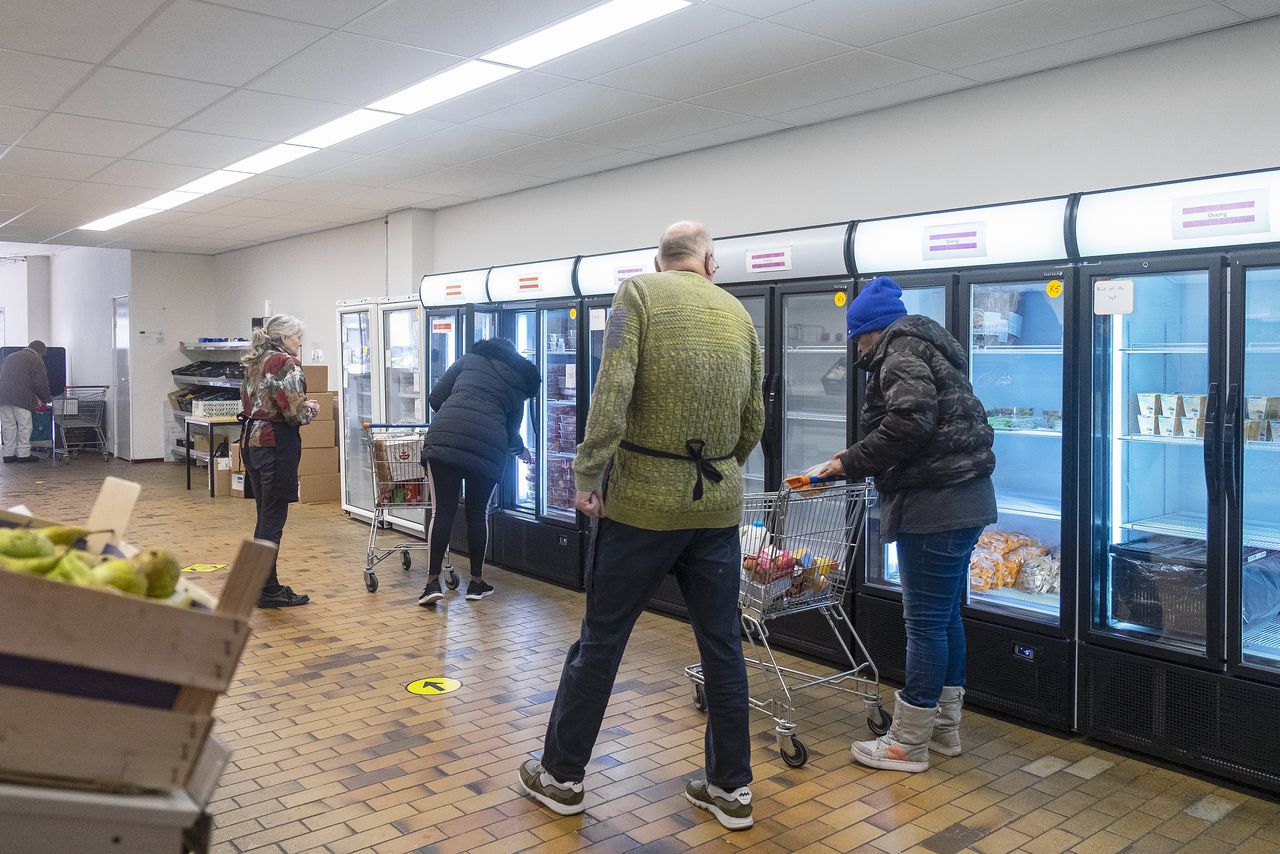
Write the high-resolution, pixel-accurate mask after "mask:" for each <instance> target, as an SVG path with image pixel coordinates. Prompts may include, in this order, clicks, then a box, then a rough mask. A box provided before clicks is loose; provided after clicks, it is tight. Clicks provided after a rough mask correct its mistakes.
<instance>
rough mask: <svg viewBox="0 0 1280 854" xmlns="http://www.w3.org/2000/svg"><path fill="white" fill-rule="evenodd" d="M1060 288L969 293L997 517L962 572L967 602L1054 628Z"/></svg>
mask: <svg viewBox="0 0 1280 854" xmlns="http://www.w3.org/2000/svg"><path fill="white" fill-rule="evenodd" d="M1065 305H1066V296H1065V294H1064V293H1063V290H1062V285H1061V283H1060V282H1057V281H1055V282H1052V283H1049V285H1048V286H1046V283H1045V282H1043V281H1030V282H1008V283H1000V284H981V283H975V284H973V285H972V286H971V288H970V305H969V317H970V318H971V321H970V334H969V339H970V340H969V375H970V379H971V380H972V382H973V391H974V393H975V394H976V395H977V396H978V400H980V401H981V402H982V405H983V406H984V407H985V408H986V410H987V420H988V422H989V423H990V424H991V426H992V427H993V428H995V455H996V471H995V475H994V477H993V478H992V479H993V481H994V482H995V488H996V506H997V509H998V512H999V518H998V520H997V522H996V524H994V525H992V526H991V527H989V528H988V529H987V530H986V531H984V532H983V534H982V537H981V539H979V541H978V547H977V549H975V550H974V553H973V558H972V560H971V562H970V567H969V604H970V605H972V606H974V607H977V608H981V609H984V610H990V611H998V612H1001V613H1004V614H1017V615H1018V616H1022V617H1030V618H1032V619H1036V620H1041V621H1045V622H1052V623H1057V622H1058V614H1059V611H1060V608H1061V598H1062V590H1061V588H1062V464H1063V457H1062V376H1063V371H1062V359H1063V341H1064V336H1063V317H1064V314H1065Z"/></svg>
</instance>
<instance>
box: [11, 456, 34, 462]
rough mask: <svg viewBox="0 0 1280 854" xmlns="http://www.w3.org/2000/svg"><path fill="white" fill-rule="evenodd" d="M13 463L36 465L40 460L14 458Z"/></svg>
mask: <svg viewBox="0 0 1280 854" xmlns="http://www.w3.org/2000/svg"><path fill="white" fill-rule="evenodd" d="M13 461H14V462H15V463H38V462H40V458H39V457H15V458H14V460H13Z"/></svg>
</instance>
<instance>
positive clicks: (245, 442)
mask: <svg viewBox="0 0 1280 854" xmlns="http://www.w3.org/2000/svg"><path fill="white" fill-rule="evenodd" d="M302 333H303V325H302V321H300V320H298V318H296V317H291V316H289V315H287V314H277V315H275V316H273V317H269V318H267V321H266V323H264V324H263V325H262V326H261V327H260V328H258V329H255V330H253V341H252V344H251V346H250V350H249V353H248V354H247V355H246V356H245V357H244V358H243V359H241V360H240V361H241V363H242V364H243V365H244V383H243V384H242V385H241V387H240V400H241V403H242V404H243V406H244V411H243V412H242V413H241V415H240V420H241V421H242V422H243V424H244V426H243V429H242V431H241V434H240V449H241V458H242V460H243V462H244V472H245V481H246V492H245V494H246V497H248V496H249V493H252V498H253V500H254V502H255V504H256V505H257V511H258V522H257V525H256V526H255V527H254V530H253V536H254V538H256V539H259V540H270V541H271V542H273V543H275V544H276V545H277V546H278V545H279V544H280V537H281V535H282V534H283V533H284V523H285V520H286V519H287V518H288V516H289V505H290V504H291V503H293V502H295V501H297V500H298V462H299V460H301V458H302V437H301V436H300V435H299V433H298V428H299V427H301V426H302V425H304V424H309V423H310V422H311V420H312V419H313V418H315V417H316V414H317V413H318V412H319V411H320V404H319V403H317V402H316V401H314V400H311V399H308V397H307V380H306V377H305V376H304V375H303V373H302V362H301V361H300V359H299V357H300V354H301V353H302ZM276 557H277V558H278V557H279V553H278V552H277V555H276ZM310 601H311V599H310V597H309V596H307V595H305V594H302V593H294V592H293V589H292V588H290V587H286V586H284V585H282V584H281V583H280V578H279V576H278V575H277V574H276V560H272V563H271V575H269V576H268V577H267V582H266V584H264V585H263V587H262V596H261V597H260V598H259V599H258V607H259V608H288V607H292V606H295V605H305V604H307V603H308V602H310Z"/></svg>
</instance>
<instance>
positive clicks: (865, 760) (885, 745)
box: [850, 691, 938, 773]
mask: <svg viewBox="0 0 1280 854" xmlns="http://www.w3.org/2000/svg"><path fill="white" fill-rule="evenodd" d="M937 714H938V710H937V708H936V707H935V708H932V709H922V708H919V707H918V706H913V705H911V704H909V703H907V702H906V701H905V700H903V699H902V692H901V691H899V692H897V694H896V695H895V696H894V706H893V725H892V726H891V727H889V731H888V732H887V733H885V734H884V735H882V736H880V737H879V738H877V739H875V740H874V741H855V742H854V743H853V747H852V748H851V749H850V752H851V753H852V754H853V758H854V759H855V760H857V761H858V762H860V763H862V764H863V765H868V766H870V767H872V768H883V769H885V770H888V771H910V772H913V773H914V772H918V771H928V770H929V737H930V734H931V733H932V732H933V722H934V718H935V717H936V716H937Z"/></svg>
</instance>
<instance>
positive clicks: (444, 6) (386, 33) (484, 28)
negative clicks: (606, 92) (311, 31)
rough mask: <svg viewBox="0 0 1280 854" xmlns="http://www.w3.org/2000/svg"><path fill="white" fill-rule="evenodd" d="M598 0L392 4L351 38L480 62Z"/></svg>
mask: <svg viewBox="0 0 1280 854" xmlns="http://www.w3.org/2000/svg"><path fill="white" fill-rule="evenodd" d="M596 2H597V0H538V2H537V3H530V2H528V0H432V2H431V3H423V2H422V0H392V2H390V3H387V4H386V5H384V6H382V7H380V8H379V9H377V10H376V11H374V12H372V13H370V14H368V15H365V16H364V17H363V18H361V19H360V20H359V21H356V22H355V23H353V24H351V25H349V26H348V27H347V28H346V29H347V30H348V31H349V32H353V33H361V34H363V35H366V36H373V37H375V38H380V39H386V40H387V41H392V42H399V43H400V44H407V45H414V46H415V47H423V48H428V49H430V50H439V51H444V52H445V53H452V54H455V55H459V56H475V55H478V54H481V53H485V52H487V51H490V50H493V49H494V48H496V47H499V46H501V45H504V44H506V43H507V42H510V41H514V40H515V39H517V38H519V37H520V36H523V35H525V34H526V33H531V32H533V31H535V30H540V29H542V28H543V27H545V26H547V25H549V24H553V23H555V22H556V21H558V20H560V19H561V18H564V17H568V16H569V15H574V14H577V13H578V12H580V11H582V10H583V9H586V8H588V7H590V6H594V5H596Z"/></svg>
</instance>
